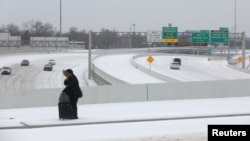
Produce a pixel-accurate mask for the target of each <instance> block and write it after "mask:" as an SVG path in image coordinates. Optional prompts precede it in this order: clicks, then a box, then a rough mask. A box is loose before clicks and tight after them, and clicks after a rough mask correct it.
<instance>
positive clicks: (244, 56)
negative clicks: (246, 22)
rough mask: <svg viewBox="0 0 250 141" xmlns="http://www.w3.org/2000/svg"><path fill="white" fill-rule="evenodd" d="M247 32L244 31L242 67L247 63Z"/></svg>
mask: <svg viewBox="0 0 250 141" xmlns="http://www.w3.org/2000/svg"><path fill="white" fill-rule="evenodd" d="M245 50H246V33H245V32H242V69H245V63H246V60H245V58H246V54H245V52H246V51H245Z"/></svg>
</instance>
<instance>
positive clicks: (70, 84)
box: [63, 74, 82, 99]
mask: <svg viewBox="0 0 250 141" xmlns="http://www.w3.org/2000/svg"><path fill="white" fill-rule="evenodd" d="M64 85H65V86H66V87H65V89H64V90H63V92H65V93H67V94H68V95H69V96H70V98H71V99H72V98H74V99H76V98H80V97H82V90H81V88H80V86H79V81H78V79H77V77H76V76H75V75H74V74H73V75H71V76H70V77H69V78H67V79H65V80H64Z"/></svg>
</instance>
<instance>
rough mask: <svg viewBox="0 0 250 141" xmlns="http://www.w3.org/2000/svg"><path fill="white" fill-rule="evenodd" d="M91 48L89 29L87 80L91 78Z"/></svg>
mask: <svg viewBox="0 0 250 141" xmlns="http://www.w3.org/2000/svg"><path fill="white" fill-rule="evenodd" d="M91 48H92V39H91V31H89V69H88V78H89V80H91Z"/></svg>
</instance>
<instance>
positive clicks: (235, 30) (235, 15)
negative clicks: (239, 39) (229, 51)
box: [234, 0, 237, 50]
mask: <svg viewBox="0 0 250 141" xmlns="http://www.w3.org/2000/svg"><path fill="white" fill-rule="evenodd" d="M236 4H237V3H236V0H234V6H235V7H234V38H235V39H234V49H235V50H236V32H237V29H236V21H237V19H236V18H237V13H236V12H237V11H236V7H237V5H236Z"/></svg>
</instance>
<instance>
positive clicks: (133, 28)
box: [132, 24, 136, 32]
mask: <svg viewBox="0 0 250 141" xmlns="http://www.w3.org/2000/svg"><path fill="white" fill-rule="evenodd" d="M132 26H133V32H135V26H136V24H132Z"/></svg>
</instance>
